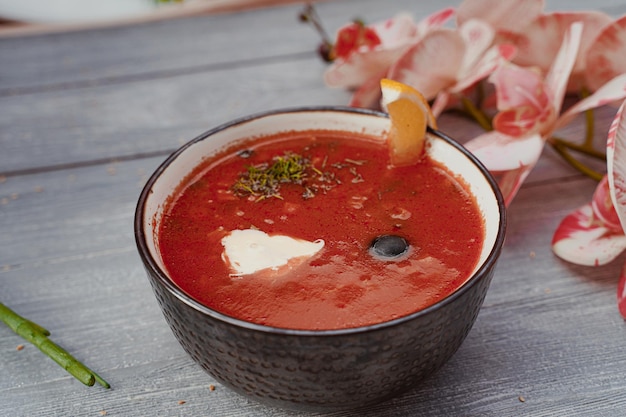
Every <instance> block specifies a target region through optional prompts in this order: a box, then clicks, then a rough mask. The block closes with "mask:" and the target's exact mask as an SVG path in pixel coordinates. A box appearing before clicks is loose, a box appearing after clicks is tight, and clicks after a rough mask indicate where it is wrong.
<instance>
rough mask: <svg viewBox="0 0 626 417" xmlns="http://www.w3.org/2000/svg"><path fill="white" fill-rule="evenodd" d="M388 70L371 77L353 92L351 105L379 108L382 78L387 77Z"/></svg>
mask: <svg viewBox="0 0 626 417" xmlns="http://www.w3.org/2000/svg"><path fill="white" fill-rule="evenodd" d="M386 73H387V71H384V72H382V73H380V74H378V75H375V76H373V77H370V78H369V79H368V80H366V81H365V82H364V83H363V84H361V86H360V87H359V88H358V89H357V90H356V91H355V92H354V94H352V98H351V100H350V103H349V106H351V107H362V108H366V109H376V108H379V104H380V98H381V95H382V93H381V91H380V80H381V79H383V78H384V77H385V74H386Z"/></svg>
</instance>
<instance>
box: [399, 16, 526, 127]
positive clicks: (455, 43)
mask: <svg viewBox="0 0 626 417" xmlns="http://www.w3.org/2000/svg"><path fill="white" fill-rule="evenodd" d="M494 37H495V31H494V29H493V28H492V27H491V26H489V25H488V24H487V23H485V22H483V21H482V20H478V19H470V20H467V21H465V22H463V24H462V25H461V26H460V27H458V28H457V29H448V28H438V29H436V30H432V31H431V32H429V33H428V34H427V35H426V36H425V37H424V38H423V39H422V40H421V41H420V42H418V43H416V44H414V45H413V46H412V47H411V48H409V49H408V50H407V51H406V52H405V53H404V55H402V57H400V59H398V60H397V61H396V62H395V63H394V65H393V66H392V67H391V68H390V69H389V71H388V73H387V77H388V78H391V79H394V80H396V81H400V82H402V83H405V84H408V85H411V86H412V87H414V88H416V89H417V90H419V91H420V92H421V93H422V94H423V95H424V97H425V98H426V99H427V100H431V99H435V102H434V104H433V105H432V110H433V113H434V114H435V115H439V114H440V113H441V112H442V111H443V110H444V109H445V108H446V106H447V105H448V104H449V102H450V100H451V98H452V97H453V96H454V95H455V94H460V93H462V92H463V91H464V90H466V89H468V88H469V87H471V86H473V85H475V84H476V83H477V82H478V81H480V80H482V79H484V78H485V77H487V76H488V75H489V74H491V73H492V72H493V71H494V70H495V69H496V68H497V67H498V66H499V65H501V63H502V62H503V61H506V60H509V59H511V58H512V57H513V55H514V53H515V48H513V47H511V46H510V45H498V46H494V45H493V40H494ZM441 51H445V53H441Z"/></svg>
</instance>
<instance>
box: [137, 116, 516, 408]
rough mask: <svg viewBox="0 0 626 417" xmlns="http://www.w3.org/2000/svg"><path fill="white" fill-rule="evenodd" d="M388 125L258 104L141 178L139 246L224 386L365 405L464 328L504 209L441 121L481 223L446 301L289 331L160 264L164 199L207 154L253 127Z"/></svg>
mask: <svg viewBox="0 0 626 417" xmlns="http://www.w3.org/2000/svg"><path fill="white" fill-rule="evenodd" d="M389 126H390V125H389V119H388V118H387V117H386V115H385V114H382V113H378V112H372V111H366V110H356V109H350V108H335V107H333V108H328V107H324V108H303V109H289V110H283V111H277V112H270V113H265V114H261V115H257V116H253V117H249V118H244V119H240V120H237V121H234V122H232V123H228V124H225V125H223V126H220V127H218V128H215V129H213V130H211V131H209V132H206V133H205V134H203V135H201V136H199V137H198V138H196V139H194V140H192V141H191V142H189V143H187V144H186V145H184V146H183V147H182V148H180V149H179V150H178V151H176V152H175V153H173V154H172V155H171V156H170V157H169V158H167V160H166V161H165V162H164V163H163V164H162V165H161V166H160V167H159V168H158V169H157V170H156V172H155V173H154V174H153V175H152V177H151V178H150V179H149V180H148V183H147V184H146V186H145V188H144V190H143V192H142V193H141V196H140V198H139V203H138V206H137V211H136V214H135V225H134V227H135V237H136V242H137V247H138V249H139V254H140V256H141V259H142V261H143V263H144V265H145V268H146V270H147V273H148V277H149V279H150V283H151V284H152V288H153V290H154V293H155V295H156V298H157V300H158V302H159V305H160V307H161V309H162V310H163V314H164V315H165V318H166V320H167V322H168V323H169V325H170V327H171V329H172V331H173V332H174V334H175V336H176V338H177V339H178V340H179V342H180V343H181V345H182V346H183V348H184V349H185V350H186V351H187V352H188V353H189V355H191V357H192V358H193V360H194V361H196V362H197V363H198V364H199V365H200V366H202V367H203V368H204V369H205V370H206V371H207V372H208V373H209V374H211V375H212V376H213V377H214V378H215V379H216V380H218V381H220V382H221V383H222V384H224V385H225V386H227V387H229V388H231V389H232V390H234V391H236V392H238V393H240V394H243V395H245V396H247V397H249V398H253V399H256V400H258V401H261V402H263V403H266V404H269V405H272V406H277V407H281V408H288V409H295V410H306V411H335V410H341V409H352V408H358V407H363V406H367V405H371V404H373V403H377V402H380V401H383V400H385V399H388V398H390V397H393V396H395V395H397V394H399V393H401V392H403V391H405V390H407V389H410V388H414V387H416V386H417V385H418V383H419V382H420V381H421V380H423V379H424V378H425V377H426V376H427V375H429V374H431V373H432V372H433V371H435V370H437V369H438V368H440V367H441V366H442V365H443V364H444V363H445V362H446V361H447V360H448V359H450V357H451V356H452V355H453V354H454V352H456V350H457V349H458V348H459V346H460V345H461V343H462V342H463V340H464V339H465V337H466V336H467V334H468V332H469V331H470V329H471V327H472V325H473V324H474V321H475V319H476V316H477V315H478V312H479V310H480V308H481V305H482V303H483V300H484V298H485V294H486V293H487V289H488V287H489V283H490V281H491V278H492V276H493V272H494V267H495V265H496V260H497V258H498V257H499V255H500V250H501V247H502V244H503V241H504V234H505V208H504V204H503V200H502V196H501V194H500V192H499V190H498V188H497V186H496V183H495V182H494V180H493V178H492V177H491V176H490V175H489V173H488V172H487V170H486V169H485V168H484V167H483V166H482V165H481V164H480V163H479V162H478V161H477V160H476V159H475V158H474V157H473V156H472V155H471V154H470V153H468V152H467V151H466V150H465V149H464V148H463V147H462V146H460V145H458V144H457V143H456V142H455V141H453V140H451V139H449V138H448V137H446V136H445V135H443V134H441V133H439V132H430V134H429V138H428V140H429V141H430V146H429V147H428V149H429V153H430V155H431V157H432V158H435V159H437V160H440V161H442V162H443V163H445V164H446V165H447V166H448V167H449V169H451V170H452V171H454V172H455V173H457V174H458V175H461V176H462V177H463V178H464V179H465V181H466V182H467V183H468V184H469V185H470V188H471V190H470V192H471V193H472V194H474V195H475V196H476V199H477V201H478V203H479V206H480V209H481V211H482V214H483V216H484V219H485V225H486V241H485V242H484V250H483V253H482V256H481V260H480V262H479V265H478V266H477V268H476V269H475V271H474V273H473V275H472V276H471V277H470V278H469V279H468V280H467V282H466V283H465V284H464V285H463V286H462V287H461V288H460V289H458V290H457V291H456V292H454V293H453V294H452V295H450V296H448V297H447V298H446V299H444V300H443V301H441V302H439V303H437V304H435V305H432V306H431V307H428V308H426V309H424V310H422V311H419V312H417V313H414V314H411V315H408V316H405V317H401V318H398V319H395V320H392V321H388V322H384V323H379V324H375V325H371V326H366V327H361V328H351V329H346V330H327V331H305V330H288V329H281V328H274V327H268V326H262V325H257V324H253V323H250V322H245V321H242V320H238V319H235V318H232V317H229V316H226V315H224V314H222V313H220V312H219V311H215V310H212V309H210V308H208V307H205V306H204V305H202V304H200V303H199V302H197V301H195V300H194V299H192V298H191V297H189V296H188V295H187V294H186V293H185V292H183V291H181V289H180V288H178V287H177V286H176V285H175V284H173V283H172V281H171V280H170V279H169V278H168V276H167V273H166V272H165V268H164V266H163V263H162V261H161V258H160V255H159V251H158V245H159V242H158V239H157V236H156V233H155V229H156V228H157V227H158V225H159V222H160V218H161V210H162V208H163V202H164V201H165V200H166V199H167V198H168V196H169V195H170V194H171V193H172V192H173V190H174V188H175V187H176V186H177V185H178V184H179V183H180V181H181V180H182V179H183V178H184V177H185V175H186V174H187V173H189V171H190V170H191V169H192V168H193V167H195V166H196V165H197V164H199V163H200V162H201V161H202V159H203V158H205V157H206V156H207V155H210V154H212V153H213V152H215V151H216V150H218V149H221V148H223V147H224V146H225V145H227V144H229V143H231V142H232V141H235V140H238V139H241V138H246V137H249V136H252V135H259V134H261V135H263V134H270V133H276V132H279V131H289V130H294V129H296V130H298V129H302V130H308V129H320V128H326V129H336V130H342V131H357V132H365V133H370V134H374V135H378V136H380V137H381V138H382V137H383V136H384V134H385V132H387V131H388V130H389ZM381 140H382V139H381Z"/></svg>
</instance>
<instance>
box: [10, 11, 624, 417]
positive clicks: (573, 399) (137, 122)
mask: <svg viewBox="0 0 626 417" xmlns="http://www.w3.org/2000/svg"><path fill="white" fill-rule="evenodd" d="M446 4H451V5H454V4H457V3H456V2H441V1H435V0H429V1H423V2H415V1H408V0H402V1H392V2H385V3H384V4H383V3H381V2H379V1H375V0H367V1H358V2H357V1H328V2H324V3H322V4H320V5H319V7H318V9H319V13H320V15H322V17H323V19H324V21H325V22H327V26H328V28H336V27H338V26H339V25H340V24H342V23H344V22H345V21H347V20H349V19H351V18H353V17H355V16H357V15H358V16H360V17H363V18H364V19H366V20H368V21H374V20H378V19H383V18H386V17H389V16H390V15H392V14H393V13H395V12H396V11H397V12H399V11H403V10H408V11H411V12H413V14H414V15H415V16H416V17H419V16H423V15H426V14H427V13H431V12H433V11H435V10H437V9H439V8H441V7H443V6H444V5H446ZM592 6H593V7H594V9H597V10H602V11H605V12H607V13H610V14H612V15H614V16H617V15H619V14H621V13H624V12H626V2H622V1H617V0H598V1H597V2H594V4H593V5H592ZM547 7H548V8H549V9H551V10H556V9H568V10H583V9H588V8H589V7H590V5H589V3H588V2H584V1H579V0H577V1H568V2H566V1H564V0H559V1H550V0H548V1H547ZM299 9H300V5H295V4H294V5H288V6H283V7H272V8H268V9H260V10H254V11H246V12H240V13H233V14H223V15H219V16H216V15H211V16H204V15H203V16H191V17H188V18H184V19H174V20H163V21H154V22H147V23H142V24H137V25H127V26H119V27H115V28H99V29H93V30H82V31H72V32H67V33H54V34H48V35H45V36H44V35H30V36H24V37H5V38H2V39H0V59H1V62H2V64H1V65H0V231H1V233H0V299H2V301H3V302H4V303H5V304H7V305H8V306H10V307H11V308H13V309H14V310H15V311H16V312H18V313H19V314H22V315H24V316H26V317H28V318H30V319H32V320H34V321H36V322H38V323H39V324H41V325H43V326H45V327H47V328H48V329H49V330H50V331H51V332H52V339H53V340H54V341H55V342H57V343H59V344H60V345H62V346H63V347H65V348H66V349H67V350H69V351H70V352H71V353H72V354H74V355H75V356H76V357H77V358H78V359H80V360H82V361H84V362H85V363H86V364H87V365H88V366H90V367H92V368H93V369H94V370H96V371H97V372H98V373H100V374H101V375H102V376H103V377H104V378H105V379H106V380H107V381H108V382H110V383H111V384H112V389H110V390H105V389H102V388H101V387H98V386H95V387H85V386H83V385H82V384H80V383H79V382H77V381H75V380H74V379H73V378H72V377H70V376H69V375H68V374H66V373H65V372H64V371H63V370H62V369H60V368H59V367H58V366H57V365H56V364H54V363H53V362H52V361H51V360H50V359H48V358H46V357H44V356H43V355H42V354H41V353H40V352H39V351H38V350H37V349H36V348H34V347H32V346H30V345H26V346H25V347H24V349H22V350H17V349H16V348H17V346H18V345H20V344H23V343H24V342H23V341H22V340H21V339H20V338H19V337H18V336H16V335H15V334H13V333H12V332H11V330H10V329H9V328H7V327H5V326H0V404H1V405H2V406H1V407H0V416H2V417H4V416H6V417H16V416H17V417H22V416H24V417H26V416H28V417H39V416H41V417H43V416H46V417H48V416H100V415H103V413H104V412H106V415H107V416H130V417H133V416H196V415H197V416H234V417H244V416H278V417H281V416H285V417H287V416H292V417H293V416H296V417H304V416H305V414H299V413H289V412H285V411H282V410H276V409H271V408H267V407H265V406H263V405H260V404H257V403H254V402H251V401H248V400H247V399H245V398H243V397H241V396H239V395H237V394H234V393H232V392H231V391H229V390H228V389H226V388H225V387H223V386H221V385H220V384H219V383H217V382H216V381H215V380H214V379H213V378H212V377H211V376H209V375H208V374H206V373H205V372H204V371H202V370H201V369H200V368H199V367H198V366H196V365H195V364H194V363H193V362H192V360H191V359H190V358H189V357H188V356H187V355H186V354H185V352H184V351H183V350H182V348H181V347H180V346H179V345H178V342H177V341H176V340H175V339H174V337H173V335H172V333H171V332H170V330H169V328H168V327H167V325H166V323H165V320H164V319H163V317H162V315H161V312H160V310H159V308H158V306H157V304H156V300H155V299H154V296H153V295H152V292H151V289H150V286H149V284H148V280H147V278H146V277H145V273H144V271H143V268H142V265H141V262H140V260H139V258H138V255H137V254H136V249H135V244H134V237H133V231H132V220H133V213H134V208H135V204H136V201H137V198H138V195H139V192H140V190H141V188H142V186H143V184H144V183H145V181H146V179H147V177H148V175H150V173H151V172H152V171H153V170H154V169H155V168H156V167H157V166H158V164H160V162H161V161H162V160H163V159H164V158H165V155H167V154H168V153H169V152H171V151H172V150H174V149H175V148H177V147H178V146H179V145H181V144H182V143H183V142H185V141H187V140H189V139H191V138H193V137H195V136H196V135H198V134H200V133H202V132H204V131H206V130H208V129H209V128H211V127H214V126H215V125H217V124H220V123H223V122H226V121H228V120H230V119H232V118H235V117H240V116H243V115H247V114H249V113H254V112H258V111H262V110H268V109H276V108H280V107H289V106H297V105H315V104H320V105H321V104H345V103H347V101H348V98H349V94H348V92H346V91H343V90H335V89H329V88H327V87H325V86H324V84H323V82H322V78H321V75H322V72H323V70H324V64H323V63H322V62H320V60H319V59H318V57H317V56H316V55H315V47H316V45H317V42H318V39H317V38H316V36H315V35H314V33H313V32H312V30H311V28H309V27H306V26H304V25H302V24H300V23H299V22H297V19H296V14H297V12H298V11H299ZM614 111H615V109H614V108H610V107H606V108H603V109H601V110H600V111H599V113H598V123H597V125H596V134H597V136H598V138H599V140H600V141H601V139H602V137H603V136H604V135H605V132H606V129H607V127H608V122H609V121H610V120H611V118H612V115H613V113H614ZM440 126H441V128H442V129H443V130H444V131H446V132H447V133H449V134H450V135H451V136H453V137H456V138H458V139H459V140H460V141H461V142H464V141H465V140H467V139H469V138H471V137H472V136H474V135H475V134H477V133H479V132H480V130H479V129H477V128H476V127H475V126H473V125H468V124H467V122H466V121H464V120H462V119H460V118H458V117H457V116H455V115H446V116H445V117H443V118H442V120H441V121H440ZM582 129H583V125H582V123H581V121H576V122H575V123H573V124H571V125H569V126H567V128H566V129H564V130H563V131H561V132H560V135H561V136H564V137H567V138H569V139H571V140H575V139H576V138H578V137H580V136H581V134H582ZM594 188H595V183H594V182H593V181H591V180H589V179H587V178H585V177H583V176H582V175H580V174H579V173H577V172H576V171H574V170H573V169H571V168H570V167H568V166H567V165H565V164H564V163H563V162H562V161H561V159H560V158H559V157H558V156H557V155H556V154H555V153H554V152H553V151H552V150H551V149H549V148H546V150H545V152H544V154H543V156H542V158H541V160H540V163H539V164H538V166H537V167H536V168H535V170H534V171H533V172H532V174H531V176H530V177H529V179H528V181H527V182H526V183H525V185H524V186H523V188H522V190H521V191H520V193H519V195H518V196H517V197H516V199H515V200H514V202H513V204H512V205H511V207H510V209H509V212H508V215H509V228H508V237H507V241H506V244H505V247H504V250H503V254H502V257H501V259H500V262H499V264H498V268H497V271H496V276H495V278H494V280H493V283H492V285H491V288H490V290H489V293H488V295H487V298H486V300H485V305H484V307H483V309H482V310H481V313H480V315H479V316H478V320H477V322H476V324H475V325H474V328H473V329H472V331H471V332H470V334H469V336H468V338H467V339H466V341H465V342H464V344H463V345H462V346H461V348H460V350H459V351H458V352H457V354H456V355H455V356H454V357H453V358H452V360H451V361H450V362H449V363H448V364H446V366H445V367H444V368H443V369H441V370H440V371H439V372H437V373H436V374H434V375H433V376H432V377H431V378H429V379H428V380H427V381H425V382H424V383H423V384H421V385H420V386H418V387H415V389H413V390H411V391H409V392H407V393H405V394H404V395H402V396H400V397H397V398H395V399H393V400H391V401H389V402H386V403H384V404H380V405H377V406H375V407H373V408H372V409H371V410H369V411H367V412H340V413H334V414H330V415H332V416H338V417H339V416H342V417H353V416H354V417H356V416H366V417H370V416H371V417H374V416H376V417H378V416H381V417H395V416H400V417H416V416H533V417H534V416H555V417H556V416H623V415H625V414H626V379H625V378H624V377H623V376H624V375H625V374H626V349H624V348H623V347H624V346H626V326H625V325H624V321H623V320H622V319H621V318H620V316H619V314H618V312H617V307H616V305H615V291H616V284H617V277H618V275H619V272H620V269H621V267H622V265H623V262H624V261H625V260H626V259H625V257H624V256H620V257H619V258H618V259H617V260H616V261H615V262H613V263H611V264H609V265H607V266H604V267H599V268H585V267H577V266H573V265H570V264H567V263H565V262H562V261H560V260H559V259H557V258H556V257H555V256H554V255H553V254H552V252H551V249H550V242H551V238H552V233H553V231H554V229H555V228H556V226H557V225H558V223H559V221H560V220H561V219H562V218H563V216H564V215H565V214H566V213H568V212H569V211H571V210H573V209H574V208H576V207H578V206H580V205H582V204H584V203H586V202H587V201H588V200H589V198H590V196H591V194H592V193H593V190H594ZM211 386H214V387H215V389H214V390H212V389H211Z"/></svg>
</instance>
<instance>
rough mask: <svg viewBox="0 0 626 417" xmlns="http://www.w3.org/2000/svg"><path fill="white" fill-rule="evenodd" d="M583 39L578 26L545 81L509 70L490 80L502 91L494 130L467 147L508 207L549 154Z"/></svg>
mask: <svg viewBox="0 0 626 417" xmlns="http://www.w3.org/2000/svg"><path fill="white" fill-rule="evenodd" d="M581 34H582V24H580V23H575V24H573V25H572V26H571V28H570V30H569V31H568V32H567V33H566V35H565V37H564V40H563V44H562V45H561V48H560V49H559V51H558V53H557V55H556V58H555V59H554V62H553V65H552V67H551V68H550V70H549V72H548V73H547V75H546V76H545V78H544V77H543V76H542V74H541V73H540V72H539V71H537V70H536V69H532V68H524V67H519V66H517V65H515V64H511V63H509V64H507V65H503V66H501V67H500V68H498V70H496V71H495V72H494V73H493V75H492V76H491V77H490V78H489V81H491V82H492V83H493V84H494V85H495V88H496V95H497V107H498V110H499V111H500V113H499V114H497V115H496V117H495V118H494V130H493V131H491V132H488V133H485V134H483V135H481V136H478V137H476V138H474V139H472V140H470V141H469V142H467V143H466V144H465V146H466V147H467V148H468V149H469V150H470V151H471V152H473V153H474V154H475V155H476V156H477V157H478V159H479V160H481V162H483V164H485V166H486V167H487V169H489V170H490V171H491V172H492V173H493V174H494V175H495V176H496V178H497V179H498V183H499V185H500V188H501V191H502V193H503V195H504V197H505V203H506V204H507V205H508V204H510V202H511V201H512V200H513V197H515V195H516V194H517V191H518V190H519V187H520V186H521V184H522V183H523V182H524V180H525V179H526V177H527V176H528V174H529V173H530V171H531V170H532V169H533V167H534V166H535V164H536V163H537V161H538V160H539V156H540V155H541V153H542V151H543V146H544V140H545V139H544V138H547V137H549V136H550V135H551V134H552V132H553V131H554V130H555V129H556V127H557V123H558V115H559V113H560V111H561V106H562V105H563V98H564V96H565V88H566V85H567V80H568V78H569V74H570V72H571V70H572V68H573V66H574V62H575V60H576V56H577V53H578V46H579V44H580V37H581Z"/></svg>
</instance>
